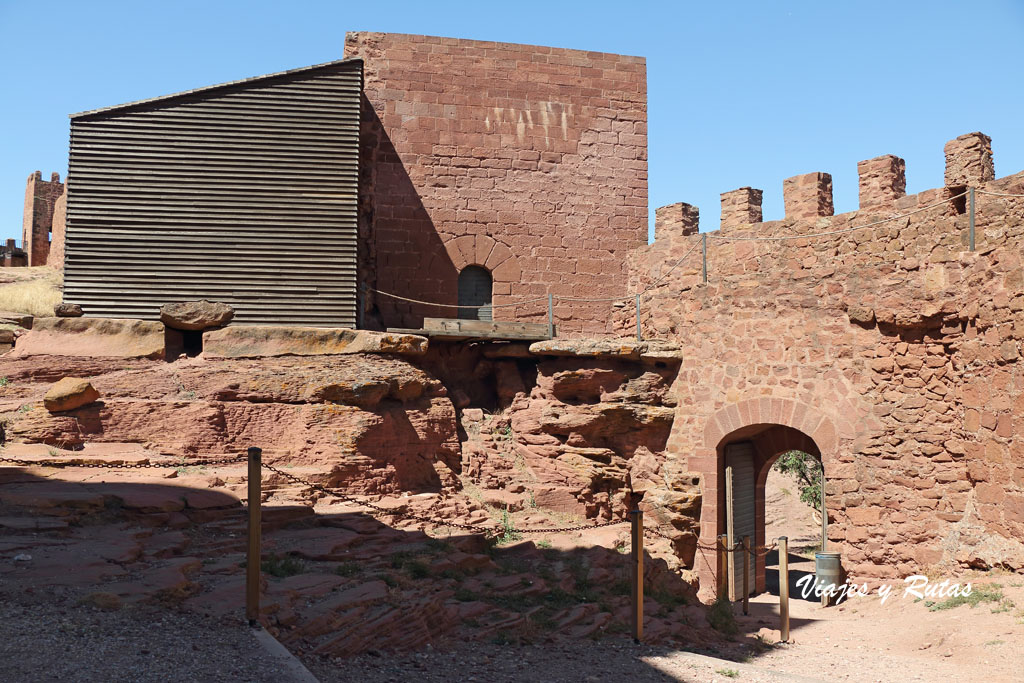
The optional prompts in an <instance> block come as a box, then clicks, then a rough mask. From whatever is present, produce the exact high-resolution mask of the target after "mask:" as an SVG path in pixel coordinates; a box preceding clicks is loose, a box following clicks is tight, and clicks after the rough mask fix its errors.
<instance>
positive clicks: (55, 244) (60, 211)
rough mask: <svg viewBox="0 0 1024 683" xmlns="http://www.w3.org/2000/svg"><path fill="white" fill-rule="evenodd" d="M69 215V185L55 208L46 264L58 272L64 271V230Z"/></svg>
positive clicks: (65, 184) (65, 186)
mask: <svg viewBox="0 0 1024 683" xmlns="http://www.w3.org/2000/svg"><path fill="white" fill-rule="evenodd" d="M67 215H68V185H67V183H64V191H63V192H61V194H60V196H59V197H57V201H56V202H55V203H54V207H53V221H52V224H51V228H50V255H49V257H48V258H47V260H46V262H47V264H48V265H50V266H53V267H54V268H56V269H58V270H64V234H65V233H64V228H65V223H66V221H67Z"/></svg>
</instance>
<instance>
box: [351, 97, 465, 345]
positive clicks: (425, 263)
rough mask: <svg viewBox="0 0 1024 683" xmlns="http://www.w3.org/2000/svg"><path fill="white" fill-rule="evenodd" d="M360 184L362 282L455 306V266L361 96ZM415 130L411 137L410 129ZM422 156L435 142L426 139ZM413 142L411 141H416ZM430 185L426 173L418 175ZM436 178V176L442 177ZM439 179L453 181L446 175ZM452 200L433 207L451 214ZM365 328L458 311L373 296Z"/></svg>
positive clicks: (416, 324)
mask: <svg viewBox="0 0 1024 683" xmlns="http://www.w3.org/2000/svg"><path fill="white" fill-rule="evenodd" d="M361 133H362V135H361V138H362V143H361V145H362V150H361V153H360V157H361V158H360V165H361V170H360V176H361V177H360V183H359V212H360V216H359V232H360V234H359V250H360V251H359V265H360V268H361V270H362V271H363V273H362V276H361V281H362V283H363V284H364V285H367V286H369V287H371V288H374V289H379V290H382V291H385V292H391V293H393V294H397V295H399V296H404V297H408V298H412V299H420V300H424V301H437V302H444V303H450V304H456V303H458V301H457V299H458V291H457V287H458V275H459V273H458V271H457V269H456V267H455V264H454V263H452V260H451V258H450V257H449V255H448V251H447V250H446V249H445V246H444V242H443V241H442V240H441V236H440V235H439V234H438V232H437V228H436V227H435V225H434V222H433V219H432V218H431V216H430V213H429V212H428V211H427V208H426V207H425V206H424V205H423V200H422V199H421V197H420V195H419V193H418V192H417V190H416V186H415V184H414V183H413V179H412V178H411V177H410V176H409V172H408V170H407V169H406V167H405V164H404V163H403V162H402V158H401V157H400V156H399V154H398V152H397V151H396V150H395V147H394V145H393V144H392V142H391V138H389V137H388V134H387V132H386V131H385V129H384V125H383V124H382V123H381V120H380V118H379V117H378V116H377V112H376V111H375V110H374V108H373V105H372V104H370V102H369V100H367V99H366V96H365V95H363V96H362V126H361ZM414 133H415V131H413V132H412V133H411V134H414ZM424 146H425V149H424V150H423V153H424V154H431V153H432V150H431V147H432V145H431V144H430V143H424ZM413 147H415V145H413ZM418 180H419V181H420V182H430V181H429V179H428V178H418ZM439 182H440V181H439ZM444 182H451V179H450V178H446V179H445V181H444ZM456 204H457V202H456V200H455V193H454V188H452V198H451V200H450V202H448V203H447V204H446V205H444V206H440V205H439V206H436V207H432V210H437V211H446V212H451V213H452V214H454V213H455V211H456V210H457V208H456ZM367 300H368V302H369V303H368V306H367V311H366V315H365V316H364V322H363V327H366V328H369V329H386V328H388V327H406V328H420V327H422V326H423V318H424V317H437V318H454V317H456V309H454V308H442V307H438V306H424V305H419V304H413V303H409V302H404V301H399V300H397V299H392V298H390V297H386V296H382V295H379V294H375V293H370V294H369V296H368V299H367Z"/></svg>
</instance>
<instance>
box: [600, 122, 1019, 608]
mask: <svg viewBox="0 0 1024 683" xmlns="http://www.w3.org/2000/svg"><path fill="white" fill-rule="evenodd" d="M946 154H947V163H946V166H947V173H946V182H947V186H945V187H941V188H938V189H933V190H928V191H925V192H922V193H919V194H917V195H911V196H906V195H905V187H906V179H905V164H904V162H903V160H902V159H899V158H897V157H893V156H884V157H878V158H876V159H871V160H868V161H865V162H861V163H860V164H859V165H858V168H859V170H860V200H861V202H860V203H861V208H860V210H858V211H854V212H850V213H846V214H841V215H832V213H833V210H832V197H831V177H830V176H829V175H828V174H825V173H814V174H809V175H805V176H798V177H796V178H791V179H789V180H787V181H785V183H784V184H783V191H784V194H785V200H786V201H785V206H786V217H785V218H784V219H783V220H780V221H769V222H761V221H760V217H761V211H760V204H761V196H762V192H761V191H760V190H754V189H752V188H742V189H740V190H736V191H733V192H727V193H725V194H723V195H722V206H723V212H722V224H721V230H719V231H717V232H712V233H708V235H707V270H708V282H707V284H706V285H705V284H703V278H702V259H701V239H702V237H701V236H700V235H698V234H697V233H696V209H695V208H694V207H688V205H682V208H680V205H678V204H677V205H672V206H670V207H663V209H659V210H658V212H657V216H658V219H659V225H658V227H657V228H656V234H657V239H656V241H655V242H654V243H653V244H651V245H649V246H645V247H643V248H641V249H639V250H637V251H636V252H635V253H634V254H633V256H632V257H631V264H632V271H631V272H632V275H631V281H630V289H631V290H632V291H636V290H638V289H643V288H645V287H648V286H651V285H652V284H655V283H657V281H658V279H659V278H661V277H663V275H664V273H666V272H667V270H668V269H669V268H670V267H671V266H672V265H673V264H675V263H676V262H677V261H678V260H679V259H680V258H681V257H682V256H683V255H684V254H687V253H689V256H687V257H686V259H685V260H684V261H683V263H682V264H680V265H679V266H678V267H677V268H676V269H675V270H674V271H672V273H671V274H670V275H669V277H667V278H665V279H664V281H662V282H660V283H657V284H656V286H655V287H654V289H653V290H652V291H651V292H649V293H648V294H646V295H645V296H644V299H643V309H642V323H643V332H644V335H645V337H648V338H662V339H671V340H674V341H676V342H678V343H679V344H680V346H682V348H683V354H684V359H683V363H682V368H681V370H680V372H679V376H678V379H677V381H676V383H675V387H674V391H675V400H676V402H677V405H678V406H679V408H678V414H677V417H676V419H675V421H674V423H673V431H672V435H671V437H670V439H669V443H668V451H669V458H670V459H672V458H675V459H677V460H678V461H679V462H682V463H685V464H686V468H685V469H686V470H687V471H689V472H691V473H693V474H694V475H695V476H699V477H700V479H701V482H702V492H703V497H702V500H703V504H702V509H701V520H700V525H701V539H702V541H703V542H707V543H710V542H713V539H714V537H715V536H716V535H717V534H719V533H723V532H724V528H725V506H724V501H725V491H724V462H723V455H724V448H725V446H726V445H728V444H729V443H734V442H738V441H747V440H749V441H752V442H753V443H754V445H755V450H756V452H757V458H756V460H755V466H756V467H757V468H758V470H759V472H760V478H759V480H758V487H759V488H758V497H757V501H756V506H757V512H758V514H759V515H760V517H761V519H762V520H763V515H764V499H763V486H764V481H765V476H766V475H767V471H768V468H769V467H770V466H771V464H772V463H773V462H774V460H775V459H776V458H777V457H778V456H779V455H780V454H781V453H783V452H785V451H786V450H788V449H791V448H798V449H801V450H805V451H809V452H811V453H812V454H814V455H818V454H820V456H821V457H822V458H823V459H824V465H825V472H826V477H827V481H828V485H827V498H828V503H827V504H828V508H829V519H830V526H829V538H830V542H831V543H832V544H833V545H834V547H833V549H835V550H841V551H842V552H843V557H844V560H843V562H844V566H845V567H846V568H847V569H848V570H849V571H850V573H851V576H852V577H853V578H865V577H868V578H871V577H873V578H885V577H896V576H900V577H902V576H906V575H908V574H911V573H914V572H917V571H921V570H923V569H926V568H928V567H930V566H936V565H960V566H978V567H985V566H987V567H993V566H1004V567H1008V568H1012V569H1015V570H1021V569H1024V362H1022V361H1021V360H1020V358H1021V345H1022V343H1024V264H1022V256H1021V254H1022V246H1024V198H1021V197H1008V196H1001V195H999V194H984V192H994V193H1001V194H1003V195H1005V194H1024V173H1020V174H1017V175H1014V176H1009V177H1006V178H1002V179H999V180H995V179H994V172H993V167H992V152H991V141H990V140H989V138H988V137H987V136H985V135H982V134H981V133H972V134H969V135H965V136H961V137H959V138H957V139H956V140H954V141H951V142H950V143H949V144H948V145H947V146H946ZM967 187H973V188H976V191H977V194H976V210H975V220H976V226H977V227H976V237H975V240H976V244H977V248H976V250H975V251H970V250H969V246H968V243H969V226H970V207H969V201H968V197H958V198H956V199H951V197H953V196H954V195H956V194H959V193H961V192H963V191H964V190H965V189H966V188H967ZM936 204H937V206H932V205H936ZM927 207H932V208H927ZM914 212H916V213H914ZM908 214H912V215H908ZM680 215H682V216H687V217H688V218H687V220H686V221H685V227H684V228H680V227H678V222H677V223H676V224H669V223H662V222H661V221H663V220H667V217H668V216H680ZM896 215H905V217H902V218H900V219H898V220H894V221H887V222H882V223H879V224H878V225H875V226H873V227H870V228H866V229H862V230H852V231H849V230H848V229H849V228H851V227H856V226H858V225H866V224H872V223H876V222H878V221H883V220H885V219H888V218H891V217H893V216H896ZM673 226H675V227H673ZM823 233H824V234H823ZM829 233H831V234H829ZM837 233H838V234H837ZM801 235H806V236H808V237H803V238H798V239H786V240H764V239H763V238H768V237H779V236H797V237H798V236H801ZM810 235H817V236H815V237H810ZM617 324H618V329H619V331H620V334H622V335H631V334H633V333H634V330H635V320H634V318H633V311H632V308H630V309H622V310H620V311H619V312H618V315H617ZM761 529H763V527H761ZM759 533H761V531H759ZM756 540H757V542H758V543H764V542H765V541H769V542H770V541H771V540H773V539H765V538H763V537H760V536H759V537H758V538H757V539H756ZM706 559H707V561H708V563H710V564H708V563H705V562H704V561H703V560H700V559H698V569H700V568H701V567H703V572H704V576H703V579H704V580H703V582H702V587H703V589H704V590H705V591H707V590H708V589H709V587H710V586H712V585H713V576H712V572H711V571H710V569H709V568H710V567H713V566H715V561H714V558H713V557H711V556H710V555H709V556H708V557H707V558H706ZM760 570H761V571H760V577H759V579H760V581H762V582H763V580H764V571H763V566H761V567H760Z"/></svg>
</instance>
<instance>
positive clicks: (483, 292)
mask: <svg viewBox="0 0 1024 683" xmlns="http://www.w3.org/2000/svg"><path fill="white" fill-rule="evenodd" d="M491 284H492V281H491V274H490V273H489V272H488V271H487V269H486V268H483V267H481V266H466V267H465V268H463V269H462V272H461V273H459V305H460V306H483V308H460V309H459V317H460V318H462V319H463V320H492V316H491V289H492V287H491Z"/></svg>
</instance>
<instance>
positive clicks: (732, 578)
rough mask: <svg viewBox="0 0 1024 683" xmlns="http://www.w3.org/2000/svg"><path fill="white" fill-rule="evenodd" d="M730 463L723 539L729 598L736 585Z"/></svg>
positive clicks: (727, 477) (733, 595)
mask: <svg viewBox="0 0 1024 683" xmlns="http://www.w3.org/2000/svg"><path fill="white" fill-rule="evenodd" d="M732 514H733V510H732V465H728V466H726V468H725V521H726V524H725V540H726V544H727V545H728V548H729V549H728V555H726V558H727V562H728V569H727V571H728V574H729V593H728V598H729V600H735V599H736V586H734V585H733V584H734V583H735V582H736V553H735V552H733V548H735V547H736V538H735V536H734V535H733V528H734V527H735V526H736V523H735V518H734V517H733V516H732Z"/></svg>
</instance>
